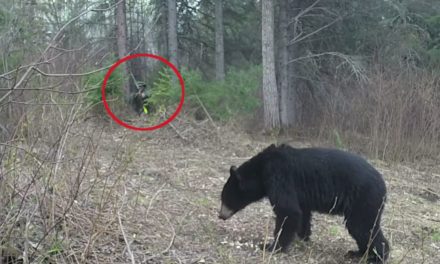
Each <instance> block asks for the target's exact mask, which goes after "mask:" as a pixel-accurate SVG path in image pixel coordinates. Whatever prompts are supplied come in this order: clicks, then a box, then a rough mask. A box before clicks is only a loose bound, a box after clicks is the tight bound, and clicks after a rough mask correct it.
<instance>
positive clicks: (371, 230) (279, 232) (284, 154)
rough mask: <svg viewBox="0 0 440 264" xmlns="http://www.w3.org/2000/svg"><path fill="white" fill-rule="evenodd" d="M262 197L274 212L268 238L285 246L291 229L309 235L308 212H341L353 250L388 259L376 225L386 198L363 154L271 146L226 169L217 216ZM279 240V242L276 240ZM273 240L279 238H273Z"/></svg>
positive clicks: (291, 235)
mask: <svg viewBox="0 0 440 264" xmlns="http://www.w3.org/2000/svg"><path fill="white" fill-rule="evenodd" d="M264 197H267V198H268V199H269V201H270V203H271V205H272V207H273V210H274V213H275V215H276V224H275V231H274V237H275V238H278V239H275V241H274V242H273V243H271V244H270V245H268V246H267V247H266V246H265V248H266V249H267V250H270V251H276V250H282V251H285V250H286V249H287V248H288V246H289V245H290V244H291V242H292V240H293V239H294V236H295V234H296V235H297V236H298V237H299V238H301V239H304V240H308V239H309V236H310V234H311V230H310V221H311V213H312V212H314V211H316V212H319V213H326V214H335V215H343V216H344V218H345V223H346V227H347V229H348V232H349V233H350V235H351V236H352V237H353V238H354V239H355V240H356V243H357V246H358V249H359V250H358V251H350V252H349V256H358V257H361V256H364V254H366V256H367V257H368V260H369V261H372V262H375V263H381V262H385V261H386V259H387V258H388V253H389V245H388V241H387V240H386V239H385V237H384V236H383V234H382V230H381V228H380V221H381V215H382V212H383V208H384V203H385V199H386V186H385V182H384V180H383V178H382V175H381V174H380V173H379V172H378V171H377V170H376V169H375V168H374V167H373V166H371V165H370V164H369V163H368V162H367V161H366V160H365V159H363V158H361V157H359V156H357V155H354V154H351V153H348V152H345V151H341V150H336V149H325V148H303V149H296V148H293V147H290V146H288V145H284V144H283V145H280V146H275V145H271V146H269V147H268V148H266V149H264V150H263V151H262V152H260V153H259V154H257V155H256V156H254V157H252V158H251V159H250V160H248V161H246V162H245V163H243V164H242V165H241V166H240V167H238V168H236V167H235V166H232V167H231V168H230V177H229V179H228V180H227V182H226V184H225V185H224V187H223V191H222V194H221V201H222V205H221V209H220V212H219V217H220V218H221V219H223V220H226V219H228V218H230V217H231V216H232V215H234V214H235V213H236V212H237V211H239V210H241V209H243V208H244V207H246V206H247V205H248V204H250V203H252V202H255V201H258V200H260V199H262V198H264ZM277 240H278V241H277ZM277 242H278V243H277Z"/></svg>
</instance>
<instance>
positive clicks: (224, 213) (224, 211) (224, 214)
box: [218, 204, 234, 220]
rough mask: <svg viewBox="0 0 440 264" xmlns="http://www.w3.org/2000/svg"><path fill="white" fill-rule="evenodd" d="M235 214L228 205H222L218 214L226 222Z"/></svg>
mask: <svg viewBox="0 0 440 264" xmlns="http://www.w3.org/2000/svg"><path fill="white" fill-rule="evenodd" d="M233 214H234V211H233V210H231V209H229V208H228V207H227V206H226V205H224V204H222V207H221V208H220V212H219V213H218V218H220V219H222V220H226V219H228V218H230V217H231V216H232V215H233Z"/></svg>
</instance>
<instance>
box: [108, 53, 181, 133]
mask: <svg viewBox="0 0 440 264" xmlns="http://www.w3.org/2000/svg"><path fill="white" fill-rule="evenodd" d="M138 57H147V58H152V59H155V60H159V61H161V62H163V63H165V64H166V65H167V66H168V67H170V68H171V69H172V70H173V72H174V74H175V75H176V76H177V78H178V79H179V82H180V87H181V89H182V93H181V96H180V102H179V105H178V106H177V109H176V111H175V112H174V113H173V114H172V115H171V116H170V117H169V118H168V119H167V120H165V121H163V122H162V123H160V124H158V125H155V126H151V127H136V126H132V125H130V124H127V123H125V122H124V121H122V120H121V119H119V118H118V117H117V116H116V115H115V114H114V113H113V112H112V111H111V110H110V107H109V105H108V103H107V100H106V98H105V88H106V86H107V81H108V78H110V75H111V74H112V73H113V71H114V70H115V69H116V68H117V67H118V66H119V65H121V64H122V63H124V62H126V61H128V60H131V59H135V58H138ZM101 95H102V102H103V103H104V107H105V109H106V110H107V113H108V114H109V115H110V117H111V118H112V119H113V120H115V121H116V123H118V124H119V125H121V126H123V127H126V128H128V129H132V130H137V131H147V130H150V131H151V130H155V129H159V128H161V127H163V126H166V125H167V124H168V123H170V122H171V121H173V119H174V118H176V116H177V115H178V114H179V113H180V110H182V106H183V102H184V100H185V83H184V81H183V78H182V75H180V72H179V71H178V70H177V68H176V66H174V65H173V64H172V63H171V62H169V61H168V60H166V59H164V58H162V57H160V56H157V55H154V54H149V53H137V54H132V55H128V56H126V57H124V58H122V59H120V60H118V61H117V62H116V63H115V64H113V65H112V66H111V67H110V69H109V70H108V71H107V74H106V75H105V77H104V81H103V82H102V87H101Z"/></svg>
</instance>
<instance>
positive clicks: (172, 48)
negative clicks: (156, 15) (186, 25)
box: [168, 0, 179, 67]
mask: <svg viewBox="0 0 440 264" xmlns="http://www.w3.org/2000/svg"><path fill="white" fill-rule="evenodd" d="M168 56H169V60H170V62H171V63H172V64H174V66H176V67H178V66H179V65H178V54H177V7H176V0H168Z"/></svg>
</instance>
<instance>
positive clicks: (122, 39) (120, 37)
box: [115, 0, 130, 98]
mask: <svg viewBox="0 0 440 264" xmlns="http://www.w3.org/2000/svg"><path fill="white" fill-rule="evenodd" d="M115 2H116V3H118V2H119V3H118V4H117V6H116V46H117V49H118V58H119V59H121V58H123V57H125V56H126V55H127V19H126V8H125V0H123V1H120V0H115ZM119 67H123V71H124V74H125V76H124V77H125V78H126V81H124V85H123V90H124V95H125V97H126V98H129V97H130V85H129V81H128V80H129V79H128V78H129V77H130V75H129V71H128V64H127V63H123V64H121V66H119Z"/></svg>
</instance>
